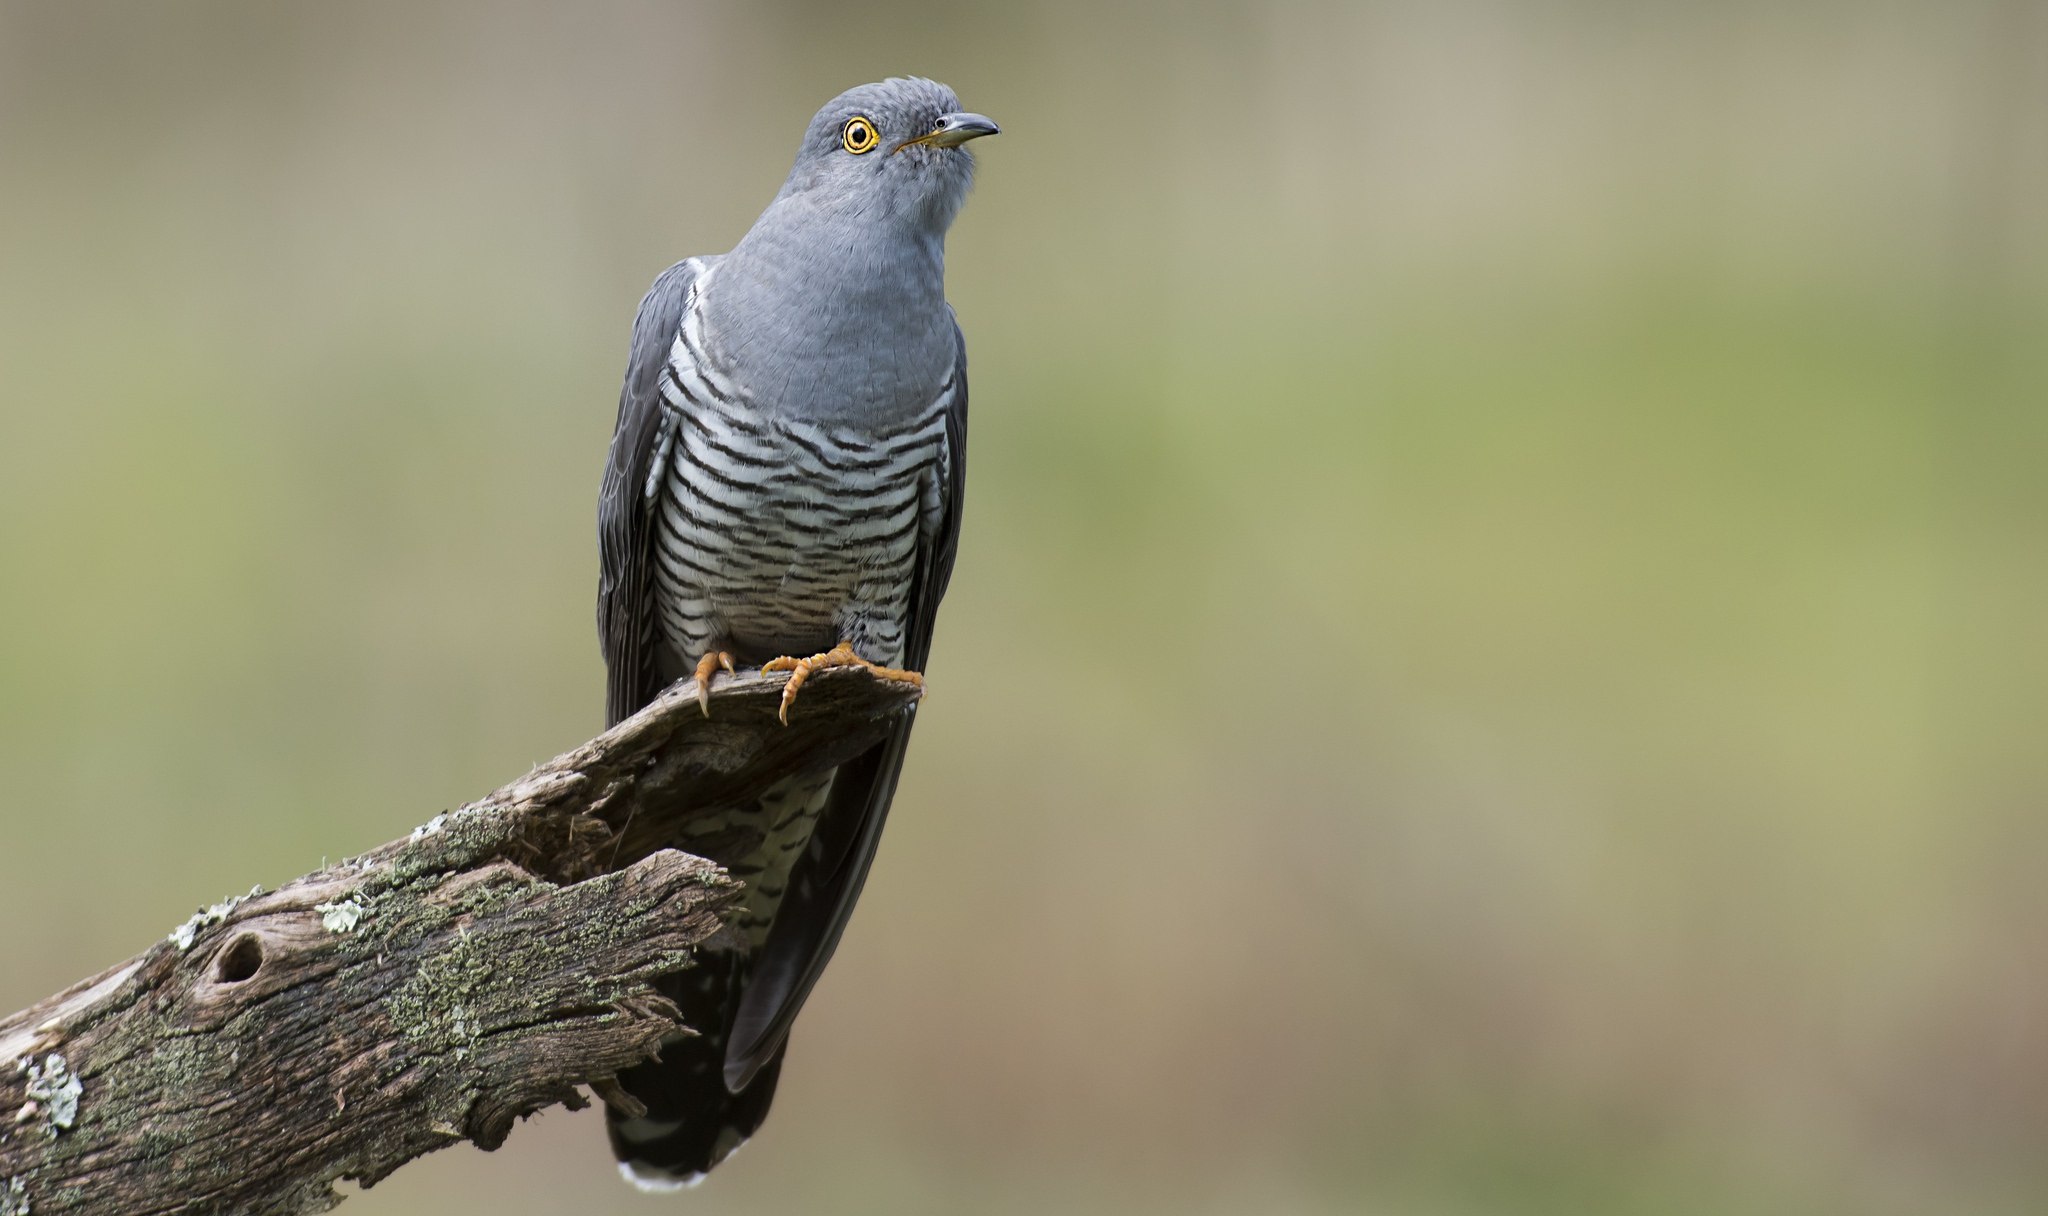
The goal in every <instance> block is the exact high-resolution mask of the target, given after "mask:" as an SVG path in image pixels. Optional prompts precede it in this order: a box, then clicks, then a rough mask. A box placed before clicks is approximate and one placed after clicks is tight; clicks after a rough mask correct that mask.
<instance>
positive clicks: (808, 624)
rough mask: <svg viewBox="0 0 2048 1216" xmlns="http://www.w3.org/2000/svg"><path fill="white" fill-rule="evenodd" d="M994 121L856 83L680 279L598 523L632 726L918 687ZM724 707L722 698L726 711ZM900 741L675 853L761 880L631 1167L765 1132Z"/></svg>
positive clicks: (656, 293)
mask: <svg viewBox="0 0 2048 1216" xmlns="http://www.w3.org/2000/svg"><path fill="white" fill-rule="evenodd" d="M996 131H997V128H996V124H995V123H993V122H991V121H989V120H988V119H986V118H984V117H982V116H981V115H979V114H971V113H967V112H965V111H963V110H962V109H961V108H960V102H959V99H958V98H957V97H955V96H954V94H953V91H952V90H951V89H949V88H947V87H946V86H944V85H942V84H938V83H936V82H933V81H930V80H919V79H892V80H885V81H883V82H881V83H879V84H870V85H862V86H860V87H859V88H855V89H850V90H848V91H847V92H845V93H842V94H840V95H839V96H838V97H835V98H833V99H832V100H831V101H830V102H828V103H827V104H826V106H825V108H824V109H822V110H819V111H818V113H817V115H816V117H814V118H812V119H811V122H810V126H809V128H808V129H807V130H806V131H805V132H804V137H803V143H802V145H801V147H799V148H798V150H797V155H796V164H795V166H794V167H793V168H792V169H791V170H790V174H789V179H788V180H787V181H785V182H784V183H783V186H782V189H781V190H780V191H779V192H778V193H777V194H776V196H775V198H774V200H773V201H772V202H770V203H769V204H768V209H767V210H766V211H764V212H762V213H761V218H760V219H758V220H756V221H755V222H754V226H753V227H752V228H751V229H750V230H749V231H748V232H747V234H746V235H745V236H744V237H742V238H741V240H740V242H739V243H738V244H737V245H735V246H734V247H733V249H732V251H731V252H730V253H726V254H723V255H712V256H705V257H694V258H689V259H686V260H684V261H682V262H678V263H677V264H676V265H674V266H671V267H669V269H668V270H666V271H664V272H663V273H662V274H661V276H660V277H659V278H657V279H656V280H655V282H654V287H653V289H652V290H650V291H649V292H648V293H647V298H646V299H645V300H643V301H641V304H640V313H639V316H638V318H637V319H636V320H635V321H634V324H633V344H632V352H631V356H630V358H629V360H628V362H627V366H626V378H625V386H624V388H623V390H622V391H621V392H620V394H619V416H618V426H617V429H616V430H615V431H614V433H613V435H612V442H611V451H610V455H609V457H608V459H607V461H606V464H605V473H604V487H603V491H602V493H601V496H600V499H599V503H598V539H599V544H600V549H601V567H602V570H601V576H600V580H599V586H598V599H597V624H598V636H599V640H600V641H601V643H602V645H603V650H604V658H605V665H606V668H607V673H608V695H607V698H606V717H607V719H608V721H609V722H612V723H616V722H618V721H619V720H620V719H622V718H625V717H627V716H628V715H630V714H632V713H633V712H634V711H635V710H637V709H639V708H640V707H641V706H643V705H645V704H646V703H647V702H648V701H649V700H651V699H653V697H654V696H655V694H656V693H658V692H659V691H660V690H661V689H663V688H664V687H666V686H667V685H669V684H670V683H672V682H674V681H676V680H678V679H680V678H683V677H686V676H690V675H693V674H694V675H695V676H696V677H697V678H698V680H699V682H700V683H699V687H700V690H702V689H705V688H708V687H709V686H710V684H711V682H712V681H713V680H714V679H715V678H716V677H717V674H718V673H719V672H720V671H732V670H734V668H735V666H736V665H737V666H739V667H742V668H745V667H753V666H760V667H763V668H765V669H767V670H788V671H790V672H791V673H792V675H791V678H790V681H789V684H788V685H787V686H786V689H785V693H784V701H783V713H784V715H785V720H787V715H788V713H789V712H790V708H791V701H792V699H793V698H795V696H796V692H797V690H798V689H799V688H800V687H801V685H802V683H803V681H804V679H805V678H807V677H808V676H809V675H810V673H811V672H813V671H815V670H818V669H819V668H822V667H831V666H838V665H844V664H849V663H858V664H863V665H868V666H881V667H889V668H898V667H900V668H908V669H911V670H912V671H921V670H922V669H923V667H924V664H925V659H926V656H927V655H928V654H929V653H930V651H931V644H932V625H933V620H934V618H935V617H936V615H937V611H938V606H939V598H940V597H941V596H942V595H944V594H945V591H946V583H947V580H948V579H949V577H950V576H951V573H952V569H953V555H954V550H955V548H956V545H957V542H958V539H959V535H960V506H961V496H962V491H963V486H964V484H965V481H964V479H965V475H966V456H967V448H966V444H967V348H966V344H965V341H964V340H963V338H962V337H961V334H960V328H959V326H958V324H957V323H956V322H955V320H954V317H953V310H952V307H951V306H950V305H949V304H947V302H946V295H945V250H946V231H947V229H948V228H949V227H950V226H951V225H952V222H953V217H954V216H955V215H956V214H958V212H959V210H960V207H961V204H962V203H963V202H965V200H966V197H967V192H968V189H969V187H970V185H971V184H972V182H973V177H974V160H973V157H972V156H971V154H970V153H969V152H968V150H967V148H966V146H965V145H966V144H967V143H968V141H970V140H974V139H978V138H981V137H982V136H986V135H994V134H996ZM707 712H708V703H707ZM911 719H912V714H911V712H909V711H906V712H905V713H904V714H903V716H902V717H901V719H900V720H899V721H897V722H896V723H895V724H894V725H893V726H892V727H891V729H890V733H889V735H888V737H887V739H886V740H885V741H884V742H883V743H881V744H879V745H877V746H876V747H874V748H873V749H872V750H870V751H868V752H867V753H865V754H863V755H861V756H859V757H858V758H856V759H854V760H852V761H850V762H848V763H846V764H844V765H842V766H840V767H839V768H837V769H836V770H833V771H829V772H826V773H824V774H821V775H819V776H816V777H810V778H803V779H795V780H792V781H789V782H785V783H784V784H783V785H781V786H779V787H777V788H775V789H773V790H770V791H769V792H768V793H767V794H766V795H765V796H763V797H762V798H761V799H760V801H759V802H758V804H756V805H754V806H750V807H747V808H744V809H743V810H742V811H738V812H733V813H730V814H727V815H726V816H724V817H722V818H718V819H714V820H711V821H708V822H706V821H699V822H696V823H693V824H692V825H691V826H690V828H689V829H687V833H688V834H687V835H686V837H685V838H684V839H681V840H678V841H676V842H675V844H676V846H677V847H679V848H682V849H685V850H688V851H690V852H694V853H699V854H701V855H704V856H708V857H710V858H711V859H713V860H714V861H717V862H719V863H720V864H721V865H724V866H725V867H727V868H728V870H730V871H731V872H732V873H733V874H734V875H735V876H736V877H738V878H740V879H741V880H743V881H744V882H745V884H746V894H745V896H744V899H743V903H742V906H741V907H740V909H739V910H738V912H737V913H736V915H735V917H734V921H733V923H732V925H731V927H730V929H729V931H728V932H727V933H725V934H724V935H722V937H721V938H720V939H716V940H717V941H719V942H721V943H722V944H720V945H716V946H714V947H712V948H707V949H706V950H704V951H702V952H700V954H699V956H698V959H697V961H696V964H695V965H694V966H693V967H692V968H690V969H689V970H688V971H686V972H684V973H683V974H682V975H681V976H679V977H677V979H676V980H675V981H672V983H671V985H670V986H669V987H668V988H667V989H666V991H667V993H668V995H669V996H671V997H672V998H674V999H675V1000H676V1002H677V1004H678V1005H679V1006H680V1008H681V1009H682V1012H683V1015H684V1020H685V1022H686V1024H688V1025H689V1026H691V1027H693V1028H695V1029H696V1030H698V1031H699V1032H700V1033H699V1034H697V1035H695V1036H693V1037H682V1038H677V1039H674V1040H671V1041H670V1042H668V1043H667V1044H665V1045H664V1047H663V1051H662V1055H661V1058H660V1059H659V1060H656V1061H653V1062H650V1063H647V1064H644V1065H641V1066H639V1067H637V1068H634V1069H632V1070H630V1071H628V1072H627V1073H626V1074H625V1075H623V1076H622V1077H621V1078H620V1083H621V1085H622V1087H623V1088H624V1089H625V1091H626V1092H627V1093H629V1094H631V1095H632V1096H633V1097H634V1098H636V1099H638V1101H639V1102H640V1103H641V1104H642V1105H644V1106H645V1108H646V1110H645V1112H644V1113H631V1114H629V1113H627V1112H625V1111H622V1110H620V1109H618V1108H616V1107H614V1108H611V1109H609V1110H608V1111H607V1112H606V1113H607V1125H608V1127H609V1129H610V1134H611V1141H612V1148H613V1150H614V1152H615V1153H616V1154H617V1156H618V1158H619V1162H620V1170H621V1172H622V1173H623V1174H624V1175H625V1176H626V1178H627V1179H628V1180H629V1181H632V1182H634V1183H635V1184H636V1185H639V1186H641V1187H642V1188H643V1189H654V1190H663V1189H669V1188H672V1187H677V1186H685V1185H690V1184H692V1183H694V1182H696V1181H698V1180H699V1179H701V1178H702V1177H703V1176H704V1174H705V1173H706V1172H707V1171H709V1170H710V1169H711V1167H713V1166H714V1165H716V1164H718V1163H719V1162H720V1161H721V1160H723V1159H724V1158H725V1157H726V1156H727V1155H728V1154H730V1153H731V1152H732V1150H733V1149H735V1148H737V1147H738V1146H739V1145H740V1143H741V1142H743V1141H744V1140H746V1139H747V1137H749V1136H751V1135H752V1134H753V1133H754V1130H755V1129H756V1128H758V1127H759V1126H760V1124H761V1121H762V1119H763V1118H764V1117H765V1116H766V1115H767V1113H768V1104H769V1100H770V1099H771V1097H772V1096H773V1094H774V1091H775V1082H776V1078H777V1076H778V1074H779V1073H780V1070H781V1067H782V1057H783V1051H784V1048H785V1045H786V1043H787V1041H788V1037H789V1029H790V1025H791V1023H792V1022H793V1021H794V1020H795V1018H796V1015H797V1011H798V1010H799V1009H800V1008H801V1007H802V1006H803V1003H804V998H805V997H806V996H808V995H809V994H810V991H811V987H812V985H813V984H815V983H816V982H817V979H818V976H819V974H820V973H821V972H822V971H823V970H824V967H825V963H826V961H827V960H828V959H829V958H830V957H831V955H832V951H833V948H834V947H835V946H836V945H837V944H838V941H839V937H840V934H841V932H842V931H843V930H844V929H845V927H846V922H847V918H848V917H849V916H850V915H851V914H852V911H853V905H854V901H855V899H856V898H858V896H859V894H860V890H861V885H862V883H863V882H864V881H865V879H866V877H867V873H868V867H869V865H870V863H871V862H872V861H873V860H874V857H875V849H876V846H877V844H878V843H879V841H880V838H881V832H882V823H883V820H884V819H885V818H886V817H887V815H888V811H889V801H890V798H891V797H892V796H893V794H894V793H895V789H896V778H897V774H898V773H899V772H900V771H901V769H902V766H903V755H904V748H905V746H906V745H907V743H908V742H909V738H910V728H911Z"/></svg>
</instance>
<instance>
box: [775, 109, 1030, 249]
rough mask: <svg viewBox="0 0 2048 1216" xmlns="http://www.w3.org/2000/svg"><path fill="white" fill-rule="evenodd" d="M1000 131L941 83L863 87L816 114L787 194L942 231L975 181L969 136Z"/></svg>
mask: <svg viewBox="0 0 2048 1216" xmlns="http://www.w3.org/2000/svg"><path fill="white" fill-rule="evenodd" d="M997 131H998V128H997V126H996V124H995V123H993V122H991V121H990V120H988V119H987V118H984V117H982V116H981V115H979V114H970V113H967V112H966V111H964V110H962V109H961V108H960V99H959V98H958V97H956V96H954V95H953V90H951V89H949V88H947V87H946V86H945V85H942V84H940V83H938V82H937V81H934V80H923V79H919V78H916V77H910V78H901V77H899V78H894V79H890V80H884V81H881V82H880V83H878V84H864V85H861V86H859V87H858V88H852V89H848V90H847V91H846V92H844V93H841V94H840V95H839V96H837V97H835V98H833V99H832V100H831V101H829V102H827V103H825V108H824V109H821V110H819V111H818V113H817V115H816V116H815V117H813V118H812V119H811V125H810V127H809V128H808V129H807V130H806V131H805V132H804V142H803V146H802V147H801V148H799V149H798V150H797V154H796V165H795V167H794V168H792V169H791V170H790V174H789V180H788V182H786V183H785V184H784V185H783V187H782V195H783V197H791V196H802V197H803V198H804V199H805V200H806V201H808V202H812V203H815V204H817V205H819V206H821V207H825V208H829V209H832V210H842V209H844V210H848V211H851V212H852V213H854V214H857V215H861V216H863V217H865V218H867V219H870V220H874V221H877V222H883V221H890V220H895V221H900V222H908V223H910V224H913V225H915V226H918V227H923V228H926V229H928V230H936V231H937V232H938V233H943V232H944V231H945V230H946V228H947V227H948V226H949V225H950V224H952V222H953V217H954V215H955V214H957V213H958V212H959V210H960V204H961V203H963V202H964V201H966V198H967V190H968V188H969V187H970V186H971V185H973V183H974V156H973V154H972V153H970V152H969V151H968V150H967V146H966V145H967V143H968V141H969V140H974V139H980V138H981V137H982V136H984V135H994V134H996V133H997Z"/></svg>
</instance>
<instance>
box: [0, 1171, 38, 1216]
mask: <svg viewBox="0 0 2048 1216" xmlns="http://www.w3.org/2000/svg"><path fill="white" fill-rule="evenodd" d="M30 1211H31V1209H30V1207H29V1206H28V1183H26V1182H24V1181H22V1180H21V1179H20V1178H18V1177H16V1178H9V1179H7V1180H6V1181H5V1182H0V1216H29V1212H30Z"/></svg>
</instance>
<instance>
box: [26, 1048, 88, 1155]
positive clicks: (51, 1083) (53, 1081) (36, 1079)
mask: <svg viewBox="0 0 2048 1216" xmlns="http://www.w3.org/2000/svg"><path fill="white" fill-rule="evenodd" d="M14 1067H15V1071H16V1072H18V1073H21V1074H23V1075H25V1076H27V1077H28V1089H27V1091H26V1093H27V1096H28V1101H26V1102H24V1103H22V1106H21V1110H20V1111H19V1112H18V1113H16V1115H15V1116H14V1121H15V1122H16V1123H24V1122H27V1121H28V1120H30V1119H34V1118H37V1117H40V1118H41V1119H42V1125H43V1131H44V1133H45V1134H47V1135H51V1136H55V1135H57V1134H59V1133H61V1132H65V1131H68V1130H70V1128H71V1125H72V1124H73V1123H76V1122H77V1121H78V1100H79V1098H81V1097H82V1096H84V1094H85V1085H84V1083H83V1082H81V1081H79V1079H78V1074H76V1073H74V1072H72V1071H71V1063H70V1061H68V1060H66V1059H65V1058H64V1057H63V1056H60V1055H58V1054H57V1053H56V1052H51V1053H50V1054H49V1055H46V1056H44V1057H43V1062H42V1063H41V1064H38V1063H36V1062H35V1060H34V1058H33V1057H28V1056H24V1057H23V1058H22V1059H21V1060H20V1061H19V1062H18V1063H16V1064H15V1066H14Z"/></svg>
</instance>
